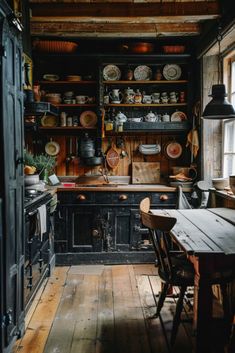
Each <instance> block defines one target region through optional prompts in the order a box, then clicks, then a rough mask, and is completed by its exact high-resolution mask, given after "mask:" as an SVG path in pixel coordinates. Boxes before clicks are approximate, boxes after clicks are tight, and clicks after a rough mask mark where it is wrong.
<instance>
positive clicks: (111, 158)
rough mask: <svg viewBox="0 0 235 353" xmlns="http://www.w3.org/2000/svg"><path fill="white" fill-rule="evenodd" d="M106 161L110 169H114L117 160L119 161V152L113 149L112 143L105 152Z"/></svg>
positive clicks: (117, 162)
mask: <svg viewBox="0 0 235 353" xmlns="http://www.w3.org/2000/svg"><path fill="white" fill-rule="evenodd" d="M106 161H107V164H108V166H109V167H110V168H111V169H115V168H116V167H117V166H118V164H119V161H120V157H119V153H118V152H117V151H116V150H115V148H114V145H113V144H112V145H111V147H110V149H109V150H108V152H107V154H106Z"/></svg>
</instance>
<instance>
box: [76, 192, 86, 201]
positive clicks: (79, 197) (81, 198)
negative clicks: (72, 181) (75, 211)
mask: <svg viewBox="0 0 235 353" xmlns="http://www.w3.org/2000/svg"><path fill="white" fill-rule="evenodd" d="M77 200H79V201H85V200H86V195H83V194H79V195H78V196H77Z"/></svg>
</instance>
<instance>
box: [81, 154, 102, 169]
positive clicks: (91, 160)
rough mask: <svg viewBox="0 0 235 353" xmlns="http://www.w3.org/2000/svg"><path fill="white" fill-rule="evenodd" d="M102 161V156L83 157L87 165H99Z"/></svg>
mask: <svg viewBox="0 0 235 353" xmlns="http://www.w3.org/2000/svg"><path fill="white" fill-rule="evenodd" d="M102 162H103V157H96V156H94V157H90V158H85V159H84V164H85V165H87V166H91V167H92V166H96V165H101V164H102Z"/></svg>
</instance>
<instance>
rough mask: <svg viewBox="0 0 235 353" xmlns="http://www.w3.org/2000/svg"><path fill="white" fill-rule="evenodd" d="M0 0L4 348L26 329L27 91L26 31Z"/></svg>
mask: <svg viewBox="0 0 235 353" xmlns="http://www.w3.org/2000/svg"><path fill="white" fill-rule="evenodd" d="M10 14H11V10H10V9H9V8H8V7H7V5H6V3H5V2H4V1H1V3H0V81H1V83H0V85H1V99H0V159H1V162H2V164H3V163H4V170H1V175H0V198H1V199H2V212H1V215H2V221H1V223H2V224H1V225H2V235H1V269H0V271H1V276H0V279H1V285H0V287H1V298H0V302H1V307H0V308H1V312H0V319H1V323H0V326H1V343H0V345H1V347H0V348H1V352H4V353H6V352H9V351H10V350H11V348H12V344H13V343H14V341H15V340H16V339H17V337H19V336H20V335H21V334H22V332H23V331H24V300H23V288H24V212H23V185H24V182H23V166H22V162H23V159H22V157H23V144H22V134H23V123H22V122H23V119H22V116H23V99H22V98H23V93H22V45H21V35H20V33H19V32H18V30H17V29H16V27H14V25H13V22H8V18H9V17H8V15H10Z"/></svg>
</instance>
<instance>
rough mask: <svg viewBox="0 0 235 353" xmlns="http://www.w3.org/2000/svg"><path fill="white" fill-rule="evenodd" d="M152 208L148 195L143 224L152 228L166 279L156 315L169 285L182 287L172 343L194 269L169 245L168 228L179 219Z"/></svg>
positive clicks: (142, 206)
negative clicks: (151, 210)
mask: <svg viewBox="0 0 235 353" xmlns="http://www.w3.org/2000/svg"><path fill="white" fill-rule="evenodd" d="M149 209H150V200H149V199H148V198H145V199H144V200H142V201H141V203H140V214H141V221H142V223H143V225H144V226H145V227H147V228H148V229H149V234H150V237H151V240H152V243H153V247H154V250H155V254H156V257H157V261H158V274H159V277H160V279H161V281H162V283H163V286H162V290H161V292H160V295H159V299H158V303H157V309H156V314H155V317H158V316H159V314H160V312H161V309H162V307H163V304H164V301H165V298H166V295H167V292H168V289H169V288H170V286H177V287H179V288H180V294H179V299H178V300H177V304H176V310H175V315H174V319H173V326H172V332H171V345H173V344H174V342H175V338H176V335H177V331H178V327H179V324H180V316H181V312H182V309H183V299H184V295H185V292H186V289H187V287H188V286H193V284H194V269H193V266H192V265H191V263H190V262H189V261H188V260H187V259H186V257H185V256H184V255H183V256H182V255H181V253H180V254H179V253H178V252H177V253H176V252H175V251H174V252H171V251H170V249H169V235H168V232H169V231H170V230H171V229H172V228H173V227H174V225H175V223H176V219H175V218H173V217H165V216H158V215H153V214H151V213H149Z"/></svg>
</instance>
